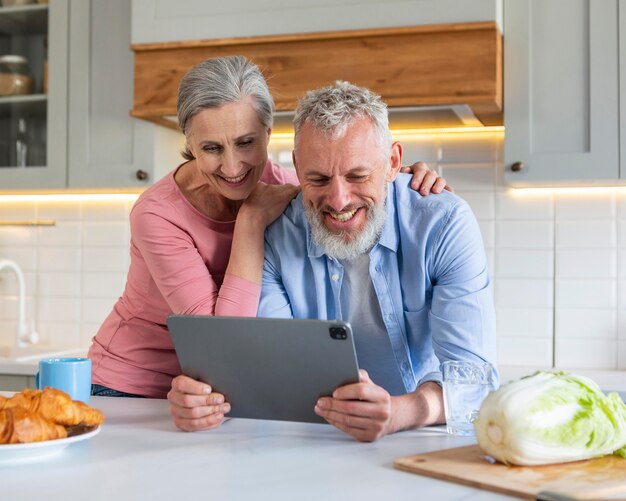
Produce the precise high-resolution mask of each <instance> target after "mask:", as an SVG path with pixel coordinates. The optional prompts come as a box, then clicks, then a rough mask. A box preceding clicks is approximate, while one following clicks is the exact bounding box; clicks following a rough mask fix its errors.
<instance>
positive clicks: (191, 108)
mask: <svg viewBox="0 0 626 501" xmlns="http://www.w3.org/2000/svg"><path fill="white" fill-rule="evenodd" d="M248 96H252V97H254V98H255V108H256V111H257V114H258V116H259V120H260V121H261V123H262V124H263V127H267V128H270V127H272V122H273V115H274V99H272V95H271V94H270V91H269V89H268V87H267V82H266V81H265V77H264V76H263V73H261V70H260V69H259V67H258V66H257V65H256V64H254V63H252V62H250V61H249V60H248V59H246V58H245V57H243V56H226V57H216V58H212V59H207V60H205V61H202V62H201V63H200V64H198V65H196V66H194V67H193V68H192V69H190V70H189V71H188V72H187V74H186V75H185V76H184V77H183V79H182V80H181V82H180V86H179V87H178V102H177V105H176V112H177V115H178V126H179V127H180V130H181V131H182V132H183V134H185V136H187V132H188V130H187V127H188V126H189V123H190V121H191V119H192V118H193V117H194V116H195V115H196V114H197V113H198V112H200V111H202V110H204V109H207V108H220V107H222V106H224V105H225V104H228V103H235V102H237V101H241V100H242V99H244V98H246V97H248ZM182 155H183V157H185V158H186V159H187V160H193V158H194V156H193V154H192V153H191V151H189V148H188V147H187V146H185V151H183V153H182Z"/></svg>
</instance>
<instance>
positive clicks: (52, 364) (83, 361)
mask: <svg viewBox="0 0 626 501" xmlns="http://www.w3.org/2000/svg"><path fill="white" fill-rule="evenodd" d="M35 384H36V385H37V389H39V390H43V389H44V388H45V387H46V386H51V387H53V388H57V389H59V390H62V391H64V392H65V393H67V394H68V395H69V396H70V397H72V400H80V401H82V402H85V403H86V404H88V403H89V397H90V396H91V360H90V359H89V358H44V359H42V360H40V361H39V372H38V373H37V376H36V377H35Z"/></svg>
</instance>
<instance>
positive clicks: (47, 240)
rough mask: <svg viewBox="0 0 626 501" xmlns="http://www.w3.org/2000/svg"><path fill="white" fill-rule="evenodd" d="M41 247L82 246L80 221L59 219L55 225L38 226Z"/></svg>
mask: <svg viewBox="0 0 626 501" xmlns="http://www.w3.org/2000/svg"><path fill="white" fill-rule="evenodd" d="M38 234H39V245H40V246H41V247H74V248H76V247H80V238H81V224H80V222H78V221H71V222H68V221H59V222H57V224H56V225H55V226H41V227H40V228H38Z"/></svg>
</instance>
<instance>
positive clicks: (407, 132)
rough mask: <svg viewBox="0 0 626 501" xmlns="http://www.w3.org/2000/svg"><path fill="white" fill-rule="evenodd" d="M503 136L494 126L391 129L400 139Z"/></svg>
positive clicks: (288, 135)
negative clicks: (408, 137)
mask: <svg viewBox="0 0 626 501" xmlns="http://www.w3.org/2000/svg"><path fill="white" fill-rule="evenodd" d="M494 133H495V134H504V127H503V126H501V125H497V126H496V125H494V126H489V127H433V128H431V129H393V128H392V129H391V135H392V136H393V137H394V138H402V137H407V136H411V137H412V138H415V137H420V136H433V135H436V136H448V135H453V136H455V137H456V136H458V135H460V134H463V135H471V134H481V135H482V134H494ZM272 139H277V140H293V132H272Z"/></svg>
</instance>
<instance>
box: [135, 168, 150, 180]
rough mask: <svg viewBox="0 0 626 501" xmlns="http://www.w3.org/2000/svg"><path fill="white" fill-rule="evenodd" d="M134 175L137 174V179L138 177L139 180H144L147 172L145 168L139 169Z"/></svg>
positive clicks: (146, 177)
mask: <svg viewBox="0 0 626 501" xmlns="http://www.w3.org/2000/svg"><path fill="white" fill-rule="evenodd" d="M135 176H137V179H139V181H145V180H146V179H148V173H147V172H146V171H145V170H141V169H139V170H138V171H137V172H135Z"/></svg>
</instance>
